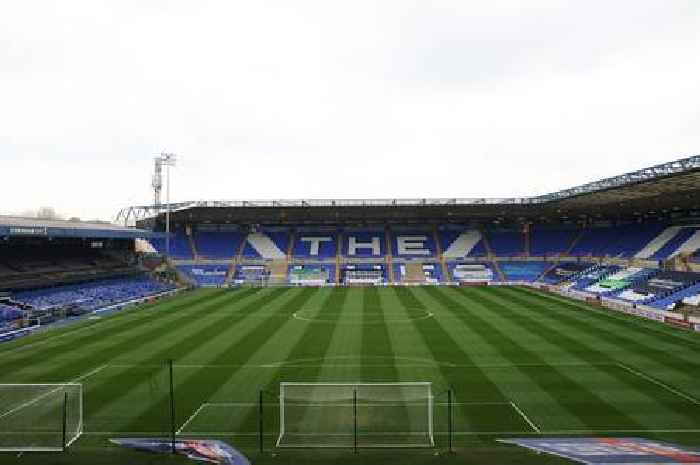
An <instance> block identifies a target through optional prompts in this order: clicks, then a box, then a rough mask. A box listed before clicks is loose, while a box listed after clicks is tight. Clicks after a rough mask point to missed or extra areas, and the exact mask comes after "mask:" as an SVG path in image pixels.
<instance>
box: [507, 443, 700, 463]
mask: <svg viewBox="0 0 700 465" xmlns="http://www.w3.org/2000/svg"><path fill="white" fill-rule="evenodd" d="M499 441H500V442H503V443H507V444H515V445H518V446H521V447H526V448H528V449H531V450H535V451H537V452H543V453H547V454H552V455H557V456H559V457H564V458H567V459H569V460H574V461H577V462H580V463H584V464H588V465H630V464H656V463H659V464H667V465H669V464H678V465H680V464H692V463H700V450H698V449H690V448H686V447H682V446H678V445H676V444H671V443H668V442H663V441H654V440H651V439H645V438H539V439H531V438H528V439H499Z"/></svg>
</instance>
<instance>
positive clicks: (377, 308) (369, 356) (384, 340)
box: [360, 287, 413, 431]
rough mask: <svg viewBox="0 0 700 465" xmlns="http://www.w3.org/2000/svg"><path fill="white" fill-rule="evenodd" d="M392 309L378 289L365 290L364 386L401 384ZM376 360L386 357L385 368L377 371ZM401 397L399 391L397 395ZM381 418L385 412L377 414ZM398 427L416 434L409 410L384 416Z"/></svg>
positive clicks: (391, 410) (363, 320)
mask: <svg viewBox="0 0 700 465" xmlns="http://www.w3.org/2000/svg"><path fill="white" fill-rule="evenodd" d="M387 309H388V308H387V307H385V306H383V305H382V301H381V299H380V297H379V290H378V289H377V288H376V287H365V288H363V291H362V323H363V324H362V334H361V337H362V345H361V347H362V349H361V356H362V357H361V362H362V368H360V377H361V379H362V381H364V382H398V381H401V378H400V376H399V371H398V369H397V368H396V366H395V363H394V355H395V352H394V350H393V348H392V346H391V337H390V336H389V329H388V327H387V322H386V315H385V312H386V310H387ZM375 357H386V360H387V363H386V364H385V365H384V367H374V366H373V365H372V362H373V361H374V360H376V358H375ZM396 392H397V394H399V392H398V391H396ZM373 414H374V415H381V414H382V411H379V412H373ZM384 416H386V417H387V418H386V419H384V420H383V421H387V420H388V419H391V422H392V423H393V424H394V425H397V427H399V428H401V427H402V428H408V431H412V430H413V427H412V423H413V421H412V418H411V416H410V414H409V412H408V407H404V408H391V409H390V410H388V411H385V412H384ZM367 420H368V421H369V422H371V421H375V422H378V421H382V419H381V418H368V419H367Z"/></svg>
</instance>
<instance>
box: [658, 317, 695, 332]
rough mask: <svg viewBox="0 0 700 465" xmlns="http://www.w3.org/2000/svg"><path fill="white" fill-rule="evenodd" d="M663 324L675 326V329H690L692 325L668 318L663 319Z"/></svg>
mask: <svg viewBox="0 0 700 465" xmlns="http://www.w3.org/2000/svg"><path fill="white" fill-rule="evenodd" d="M664 323H666V324H669V325H671V326H675V327H677V328H683V329H692V323H690V322H688V321H685V320H680V319H678V318H673V317H670V316H667V317H665V318H664Z"/></svg>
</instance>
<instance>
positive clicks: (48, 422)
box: [0, 384, 83, 451]
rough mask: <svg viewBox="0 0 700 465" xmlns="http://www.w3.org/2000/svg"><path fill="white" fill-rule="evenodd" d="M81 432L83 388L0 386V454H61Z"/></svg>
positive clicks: (29, 385) (74, 385)
mask: <svg viewBox="0 0 700 465" xmlns="http://www.w3.org/2000/svg"><path fill="white" fill-rule="evenodd" d="M82 429H83V392H82V385H80V384H0V451H61V450H63V449H64V448H65V447H68V446H70V445H71V444H72V443H73V442H74V441H75V440H77V439H78V438H79V437H80V435H81V433H82Z"/></svg>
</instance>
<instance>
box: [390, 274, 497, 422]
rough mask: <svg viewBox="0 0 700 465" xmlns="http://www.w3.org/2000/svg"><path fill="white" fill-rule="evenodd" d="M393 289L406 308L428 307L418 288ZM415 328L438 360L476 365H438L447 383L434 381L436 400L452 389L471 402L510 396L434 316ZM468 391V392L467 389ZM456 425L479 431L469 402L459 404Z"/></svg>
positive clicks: (415, 322) (439, 399)
mask: <svg viewBox="0 0 700 465" xmlns="http://www.w3.org/2000/svg"><path fill="white" fill-rule="evenodd" d="M393 290H394V293H395V295H396V297H397V299H398V301H399V302H400V303H401V305H402V306H403V307H404V309H406V310H407V311H408V310H409V309H422V310H425V311H427V308H426V306H425V304H424V303H423V302H422V301H421V300H420V299H418V298H417V297H416V295H415V292H416V291H415V290H414V289H413V288H407V287H394V288H393ZM414 328H415V329H416V331H417V332H418V333H420V334H421V336H422V337H423V340H424V342H425V346H426V347H428V349H429V350H430V352H431V355H432V357H433V359H435V360H436V361H451V362H455V363H465V364H470V365H473V368H471V369H469V370H455V369H454V368H451V367H448V366H446V365H444V364H439V365H438V367H437V369H438V370H439V372H440V373H441V377H442V379H444V380H445V381H446V383H447V385H445V386H440V385H437V384H436V385H434V386H433V389H434V393H433V394H434V395H435V396H437V397H436V401H443V402H444V401H445V399H446V397H445V391H446V390H447V389H452V390H453V392H454V393H455V394H456V398H455V400H459V401H469V402H494V401H498V402H502V401H504V399H506V398H507V397H506V396H505V395H504V393H503V392H502V391H501V389H500V387H499V386H498V385H496V384H495V383H494V382H493V381H492V380H491V379H490V378H489V377H488V376H487V375H486V373H485V372H484V371H483V370H482V369H481V368H479V367H478V366H477V365H476V364H475V363H474V361H473V359H472V358H471V356H470V354H468V353H467V352H466V351H464V350H462V348H461V346H460V345H459V344H458V343H457V341H455V339H453V337H452V336H451V335H450V334H449V333H448V332H447V331H446V330H445V329H444V328H443V327H442V326H441V325H440V323H439V322H438V321H437V320H436V319H434V318H428V319H425V320H420V321H414ZM467 390H468V392H465V391H467ZM455 410H457V412H455V413H456V416H457V417H458V419H455V425H456V427H457V428H458V429H464V430H472V431H476V430H478V429H479V426H478V424H477V423H478V419H477V418H473V417H472V416H471V415H470V413H471V412H470V410H468V409H467V407H466V406H463V405H459V406H457V407H456V409H455Z"/></svg>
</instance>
